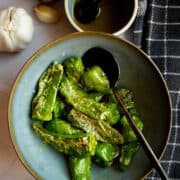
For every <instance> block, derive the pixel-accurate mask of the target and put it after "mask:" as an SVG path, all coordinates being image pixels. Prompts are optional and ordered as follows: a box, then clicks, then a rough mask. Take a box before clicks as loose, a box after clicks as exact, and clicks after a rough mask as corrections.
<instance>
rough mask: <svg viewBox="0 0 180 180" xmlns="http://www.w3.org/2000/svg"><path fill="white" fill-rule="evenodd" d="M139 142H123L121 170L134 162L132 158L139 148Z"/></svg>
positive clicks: (120, 161)
mask: <svg viewBox="0 0 180 180" xmlns="http://www.w3.org/2000/svg"><path fill="white" fill-rule="evenodd" d="M139 147H140V145H139V143H138V142H136V141H135V142H130V143H127V144H123V145H122V147H121V149H120V154H121V155H120V158H119V168H120V170H122V171H124V170H126V169H127V168H128V167H129V165H130V164H131V162H132V159H133V157H134V155H135V154H136V152H137V151H138V150H139Z"/></svg>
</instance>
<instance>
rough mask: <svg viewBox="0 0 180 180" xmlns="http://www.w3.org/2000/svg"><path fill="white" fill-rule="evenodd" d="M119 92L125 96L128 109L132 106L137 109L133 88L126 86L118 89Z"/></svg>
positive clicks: (124, 99)
mask: <svg viewBox="0 0 180 180" xmlns="http://www.w3.org/2000/svg"><path fill="white" fill-rule="evenodd" d="M118 93H119V94H120V95H121V97H122V98H123V101H124V104H125V107H126V109H128V110H130V109H132V108H133V109H135V97H134V94H133V92H132V91H131V90H129V89H125V88H120V89H119V90H118Z"/></svg>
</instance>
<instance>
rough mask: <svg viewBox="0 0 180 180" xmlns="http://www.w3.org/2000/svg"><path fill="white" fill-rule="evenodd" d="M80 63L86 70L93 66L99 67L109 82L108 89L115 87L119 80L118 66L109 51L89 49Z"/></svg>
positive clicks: (97, 48)
mask: <svg viewBox="0 0 180 180" xmlns="http://www.w3.org/2000/svg"><path fill="white" fill-rule="evenodd" d="M97 59H98V61H97ZM82 61H83V63H84V66H85V67H86V68H87V67H91V66H93V65H98V66H100V67H101V68H102V69H103V71H104V72H105V73H106V75H107V77H108V79H109V80H110V87H114V86H116V85H117V83H118V80H119V78H120V66H119V64H118V62H117V61H116V59H115V58H114V57H113V55H112V54H111V53H110V52H109V51H107V50H105V49H104V48H101V47H93V48H90V49H89V50H87V51H86V52H85V53H84V54H83V56H82Z"/></svg>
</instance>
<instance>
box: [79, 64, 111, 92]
mask: <svg viewBox="0 0 180 180" xmlns="http://www.w3.org/2000/svg"><path fill="white" fill-rule="evenodd" d="M82 81H83V84H84V85H85V87H86V88H87V90H90V91H97V92H101V93H109V91H110V84H109V80H108V78H107V76H106V74H105V73H104V71H103V70H102V69H101V67H99V66H92V67H90V68H89V69H87V70H86V71H85V72H84V74H83V76H82Z"/></svg>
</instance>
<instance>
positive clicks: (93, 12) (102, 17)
mask: <svg viewBox="0 0 180 180" xmlns="http://www.w3.org/2000/svg"><path fill="white" fill-rule="evenodd" d="M133 10H134V4H133V2H132V0H74V9H73V16H74V19H75V21H76V24H77V25H78V26H79V27H80V28H81V29H83V30H92V31H101V32H108V33H114V32H116V31H118V30H119V29H120V28H122V27H123V26H125V25H126V24H127V22H128V21H129V19H130V18H131V16H132V13H133Z"/></svg>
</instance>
